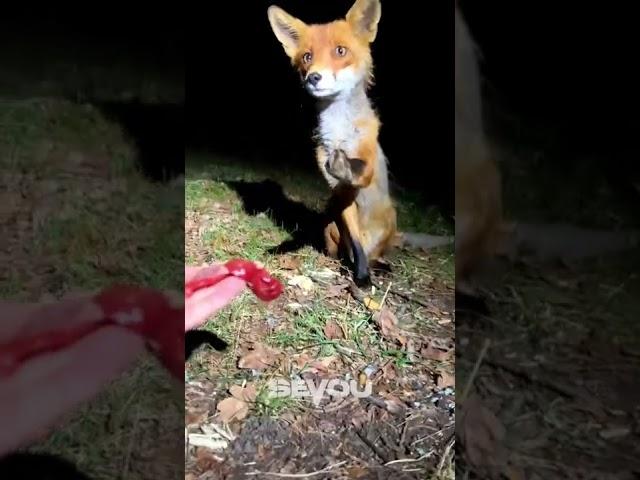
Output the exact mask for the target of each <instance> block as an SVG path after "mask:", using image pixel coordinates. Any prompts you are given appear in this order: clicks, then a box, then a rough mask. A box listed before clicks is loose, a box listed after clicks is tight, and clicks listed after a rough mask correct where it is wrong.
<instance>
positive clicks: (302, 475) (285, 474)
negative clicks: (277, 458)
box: [245, 460, 347, 478]
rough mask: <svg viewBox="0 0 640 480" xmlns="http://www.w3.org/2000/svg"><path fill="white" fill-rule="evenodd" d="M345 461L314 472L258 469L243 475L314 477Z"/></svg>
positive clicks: (343, 462)
mask: <svg viewBox="0 0 640 480" xmlns="http://www.w3.org/2000/svg"><path fill="white" fill-rule="evenodd" d="M345 463H347V461H346V460H344V461H342V462H338V463H336V464H334V465H329V466H328V467H326V468H323V469H322V470H317V471H315V472H309V473H277V472H261V471H259V470H255V471H253V472H247V473H245V475H246V476H254V475H269V476H271V477H279V478H309V477H315V476H316V475H322V474H323V473H328V472H329V470H333V469H334V468H337V467H340V466H341V465H344V464H345Z"/></svg>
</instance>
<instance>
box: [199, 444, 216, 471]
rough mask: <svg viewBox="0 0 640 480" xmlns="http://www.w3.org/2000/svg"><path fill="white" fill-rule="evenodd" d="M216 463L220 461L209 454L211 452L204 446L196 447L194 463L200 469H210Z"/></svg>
mask: <svg viewBox="0 0 640 480" xmlns="http://www.w3.org/2000/svg"><path fill="white" fill-rule="evenodd" d="M218 463H220V462H219V461H218V459H217V458H216V457H215V456H214V455H212V454H211V452H209V451H207V450H205V449H204V448H199V449H198V453H196V464H197V465H198V468H199V469H200V470H201V471H203V472H206V471H208V470H211V469H212V468H213V467H214V466H216V465H217V464H218Z"/></svg>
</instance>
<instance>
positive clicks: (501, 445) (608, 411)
mask: <svg viewBox="0 0 640 480" xmlns="http://www.w3.org/2000/svg"><path fill="white" fill-rule="evenodd" d="M633 258H635V257H633ZM629 261H634V260H633V259H632V257H627V259H626V261H625V266H628V262H629ZM598 267H600V268H597V269H596V268H595V266H594V265H591V266H589V265H584V266H582V268H580V269H568V268H567V267H549V266H545V267H544V268H543V267H542V266H533V265H529V266H525V267H521V268H515V269H514V271H512V272H510V273H509V274H508V275H507V276H506V277H505V278H504V284H503V285H502V286H501V287H498V288H495V289H494V290H492V291H491V292H486V293H487V295H488V299H489V301H488V306H489V311H490V313H489V314H487V315H478V314H473V313H471V312H461V311H458V329H457V332H456V334H457V356H458V361H457V364H458V378H459V379H460V381H461V383H462V384H463V385H464V387H461V388H464V389H465V390H463V393H462V394H461V397H459V403H460V404H459V408H458V410H459V411H458V427H457V429H456V434H457V435H458V438H459V446H460V447H461V452H462V455H461V456H460V461H459V462H458V464H457V465H456V468H457V474H458V475H460V476H461V477H465V478H513V479H560V478H581V479H593V480H595V479H613V478H616V479H631V478H638V475H639V474H640V460H638V458H640V457H639V456H638V453H640V447H639V445H640V442H639V440H640V428H639V427H640V423H639V412H640V388H639V387H638V381H637V380H638V375H637V373H638V371H639V369H640V355H639V354H638V351H636V350H634V348H637V347H635V346H637V345H638V340H639V339H640V335H638V325H637V318H638V317H637V314H638V308H637V303H636V302H633V300H632V299H633V298H634V297H635V298H637V296H636V295H637V293H638V291H639V290H638V282H637V279H634V277H633V275H631V276H629V274H624V273H621V272H624V271H626V269H622V268H620V267H618V270H617V271H616V270H610V271H605V270H604V269H603V268H602V266H601V265H598ZM611 286H617V287H618V288H617V289H615V288H614V289H613V290H612V289H611V288H609V287H611ZM621 286H624V288H621ZM634 305H635V306H634ZM467 384H468V393H469V394H468V396H466V397H464V398H463V396H464V394H465V391H466V389H467Z"/></svg>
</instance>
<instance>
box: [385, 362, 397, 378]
mask: <svg viewBox="0 0 640 480" xmlns="http://www.w3.org/2000/svg"><path fill="white" fill-rule="evenodd" d="M382 376H383V378H385V379H386V380H393V379H394V378H396V377H397V374H396V367H395V366H394V365H393V363H391V362H389V363H387V364H386V365H385V366H384V367H382Z"/></svg>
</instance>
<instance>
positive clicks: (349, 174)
mask: <svg viewBox="0 0 640 480" xmlns="http://www.w3.org/2000/svg"><path fill="white" fill-rule="evenodd" d="M364 166H365V163H364V161H362V160H360V159H359V158H349V157H348V156H347V154H346V153H345V152H344V150H340V149H337V150H334V152H333V154H332V155H331V156H330V157H329V159H328V160H327V163H326V165H325V168H326V169H327V172H328V173H329V175H331V176H332V177H334V178H336V179H337V180H339V181H340V182H342V183H348V184H352V183H354V181H355V180H356V179H357V178H358V177H360V175H362V172H363V170H364Z"/></svg>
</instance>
